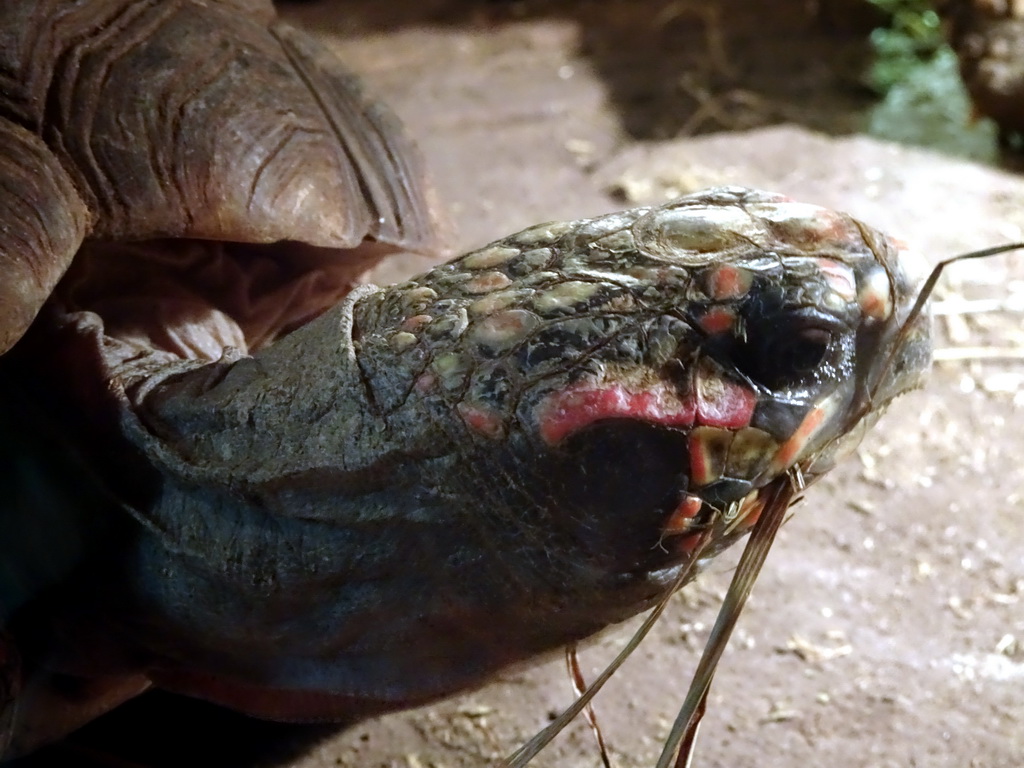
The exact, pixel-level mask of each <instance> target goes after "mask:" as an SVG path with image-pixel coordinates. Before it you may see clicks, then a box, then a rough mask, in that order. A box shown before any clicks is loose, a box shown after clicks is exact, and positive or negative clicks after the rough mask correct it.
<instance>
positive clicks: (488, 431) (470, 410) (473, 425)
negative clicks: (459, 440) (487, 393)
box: [455, 403, 505, 440]
mask: <svg viewBox="0 0 1024 768" xmlns="http://www.w3.org/2000/svg"><path fill="white" fill-rule="evenodd" d="M455 409H456V410H457V411H458V412H459V416H461V417H462V420H463V421H464V422H465V423H466V426H467V427H469V428H470V429H472V430H473V431H474V432H476V433H477V434H480V435H483V436H484V437H489V438H492V439H495V440H496V439H498V438H501V437H504V435H505V422H504V421H503V420H502V418H501V416H500V414H498V413H497V412H495V411H493V410H491V409H490V408H486V407H484V406H480V405H473V404H471V403H459V404H458V405H457V406H455Z"/></svg>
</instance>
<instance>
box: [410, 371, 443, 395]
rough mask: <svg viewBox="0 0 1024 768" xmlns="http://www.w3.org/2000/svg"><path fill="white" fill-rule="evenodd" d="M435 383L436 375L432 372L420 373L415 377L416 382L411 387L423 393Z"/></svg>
mask: <svg viewBox="0 0 1024 768" xmlns="http://www.w3.org/2000/svg"><path fill="white" fill-rule="evenodd" d="M436 384H437V376H435V375H434V374H432V373H421V374H420V375H419V376H417V377H416V382H415V383H414V384H413V385H412V388H413V389H415V390H416V391H417V392H419V393H420V394H421V395H423V394H426V393H427V392H429V391H430V390H432V389H433V388H434V386H435V385H436Z"/></svg>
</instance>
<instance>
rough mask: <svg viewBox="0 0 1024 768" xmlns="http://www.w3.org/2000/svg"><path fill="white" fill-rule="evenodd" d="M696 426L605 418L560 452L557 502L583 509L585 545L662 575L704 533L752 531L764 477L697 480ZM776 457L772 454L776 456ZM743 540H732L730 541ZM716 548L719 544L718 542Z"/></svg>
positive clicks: (553, 471) (554, 469)
mask: <svg viewBox="0 0 1024 768" xmlns="http://www.w3.org/2000/svg"><path fill="white" fill-rule="evenodd" d="M693 432H694V430H690V429H681V428H676V427H671V426H666V425H664V424H661V423H657V422H652V421H645V420H642V419H629V418H622V419H605V420H601V421H596V422H594V423H592V424H589V425H587V426H586V427H584V428H582V429H580V430H578V431H576V432H573V433H572V434H571V435H569V436H568V437H567V438H566V439H565V441H564V442H563V443H561V444H560V445H559V446H557V447H556V448H555V449H554V450H553V455H554V457H553V460H552V461H551V462H545V463H546V465H547V466H548V467H549V469H550V476H551V478H552V480H551V481H550V485H551V486H552V489H551V490H552V491H553V496H554V500H555V501H556V503H557V504H558V506H559V508H560V509H574V510H577V511H576V512H575V513H574V514H573V515H571V517H572V518H573V519H575V520H577V521H582V523H583V524H582V525H580V526H579V528H580V530H581V531H582V533H581V534H580V535H581V536H582V537H583V538H584V546H585V547H586V548H587V549H588V550H590V551H592V552H599V553H602V552H603V553H604V554H603V555H600V557H601V558H602V559H604V560H605V561H606V562H613V563H614V564H615V567H616V568H617V569H618V570H632V569H637V570H640V571H644V572H655V571H657V570H659V569H663V568H666V567H670V566H671V565H673V564H677V563H680V562H684V561H686V560H688V559H689V558H690V556H691V554H692V552H693V551H694V550H695V548H696V547H697V544H698V543H699V541H700V539H701V537H702V534H703V533H704V532H705V531H706V530H707V529H708V528H709V527H712V528H713V529H714V536H713V538H714V539H715V540H717V539H719V538H721V537H723V536H730V535H731V534H734V533H735V534H736V535H737V536H738V535H739V534H741V533H743V532H745V531H747V530H748V529H749V527H750V526H752V525H753V524H754V523H755V522H756V521H757V518H758V516H759V515H760V512H761V509H762V508H763V502H762V498H763V497H764V495H763V492H764V489H765V487H767V486H769V485H771V483H772V482H774V481H775V480H776V479H778V478H777V475H774V474H773V475H770V476H767V477H764V478H760V479H758V482H757V484H756V485H755V483H754V482H753V481H752V480H751V479H748V478H746V477H742V476H738V477H730V476H727V475H725V474H722V475H720V476H718V477H716V478H713V479H709V480H707V481H705V480H704V479H701V478H694V476H693V466H694V463H695V459H694V456H693V447H694V444H695V436H694V434H693ZM770 459H771V457H770V456H769V457H766V459H765V460H766V461H770ZM734 538H735V537H731V538H729V540H730V541H732V540H734ZM712 545H715V542H714V541H713V542H712Z"/></svg>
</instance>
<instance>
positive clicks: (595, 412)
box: [537, 383, 694, 445]
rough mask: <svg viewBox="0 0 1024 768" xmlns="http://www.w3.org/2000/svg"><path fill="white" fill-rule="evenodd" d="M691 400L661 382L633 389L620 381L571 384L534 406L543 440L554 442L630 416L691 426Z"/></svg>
mask: <svg viewBox="0 0 1024 768" xmlns="http://www.w3.org/2000/svg"><path fill="white" fill-rule="evenodd" d="M693 416H694V405H693V402H692V400H691V399H689V398H686V399H680V398H679V396H678V395H677V394H676V393H675V391H674V390H673V389H672V388H671V387H669V386H666V385H665V384H661V383H657V384H655V385H654V386H652V387H651V388H650V389H648V390H644V391H641V392H633V391H630V390H628V389H626V388H625V387H624V386H622V385H621V384H610V385H607V386H596V385H594V384H582V385H574V386H571V387H569V388H567V389H564V390H562V391H560V392H552V393H551V394H550V395H548V396H547V397H546V398H545V399H544V401H543V402H541V404H540V405H539V406H538V407H537V422H538V425H539V428H540V435H541V437H542V438H543V439H544V442H546V443H548V444H549V445H554V444H556V443H558V442H560V441H561V440H563V439H564V438H565V437H567V436H568V435H571V434H573V433H575V432H578V431H579V430H581V429H583V428H584V427H586V426H588V425H590V424H593V423H594V422H597V421H602V420H605V419H634V420H637V421H644V422H647V423H649V424H661V425H664V426H667V427H689V426H692V425H693Z"/></svg>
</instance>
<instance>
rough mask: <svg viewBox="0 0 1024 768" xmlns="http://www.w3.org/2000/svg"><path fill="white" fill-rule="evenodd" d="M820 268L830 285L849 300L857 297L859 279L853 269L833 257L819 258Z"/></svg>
mask: <svg viewBox="0 0 1024 768" xmlns="http://www.w3.org/2000/svg"><path fill="white" fill-rule="evenodd" d="M817 262H818V269H820V270H821V274H822V275H824V277H825V281H826V282H827V283H828V285H829V287H830V288H831V289H832V290H833V291H835V292H836V293H838V294H839V295H840V296H842V297H843V298H844V299H846V300H847V301H853V300H854V299H855V298H857V279H856V278H855V277H854V275H853V270H852V269H850V268H849V267H848V266H846V265H845V264H840V263H839V262H838V261H833V260H832V259H817Z"/></svg>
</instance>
